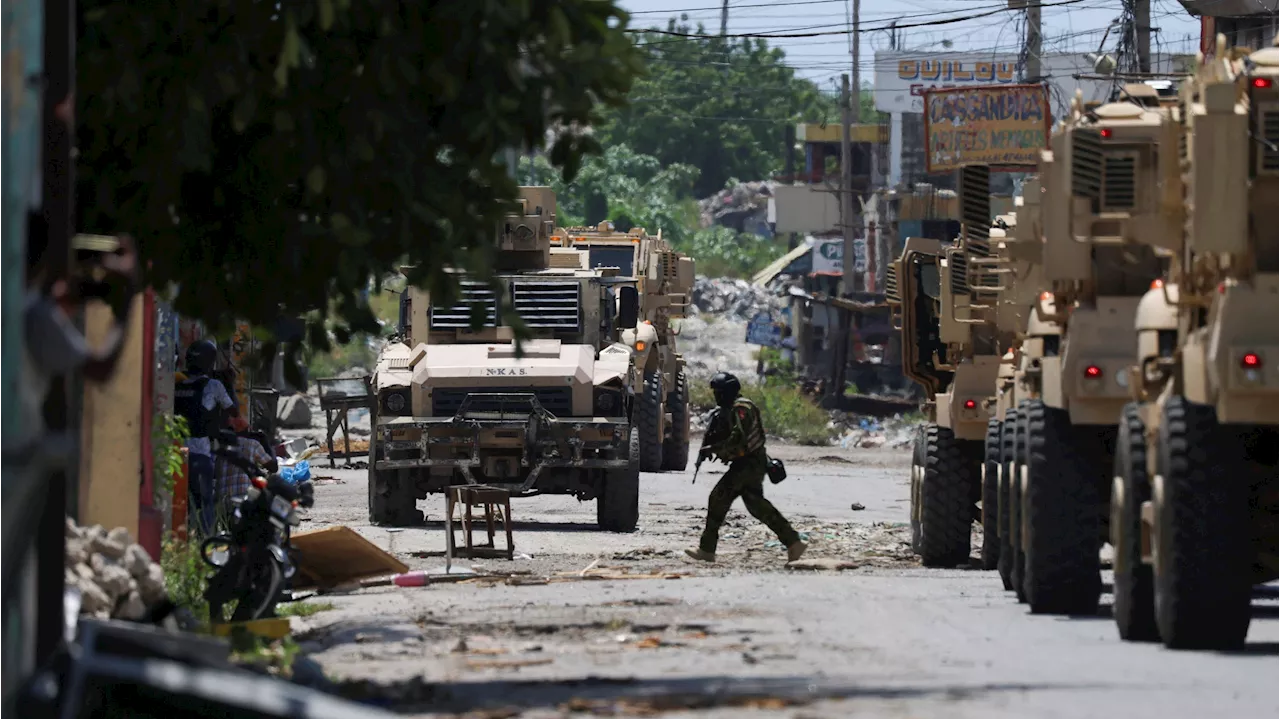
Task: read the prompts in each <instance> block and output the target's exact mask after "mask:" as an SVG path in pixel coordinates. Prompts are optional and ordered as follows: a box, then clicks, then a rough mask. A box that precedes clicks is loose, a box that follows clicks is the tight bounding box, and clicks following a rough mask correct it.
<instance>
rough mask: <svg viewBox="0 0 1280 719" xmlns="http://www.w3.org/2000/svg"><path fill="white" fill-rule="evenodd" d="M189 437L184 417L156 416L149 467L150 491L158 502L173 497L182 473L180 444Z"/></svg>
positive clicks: (189, 433) (152, 432) (172, 415)
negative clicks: (150, 473)
mask: <svg viewBox="0 0 1280 719" xmlns="http://www.w3.org/2000/svg"><path fill="white" fill-rule="evenodd" d="M190 436H191V431H190V429H188V427H187V418H186V417H181V416H178V415H174V414H161V415H157V416H156V423H155V425H154V426H153V427H152V430H151V455H152V457H151V462H152V465H151V466H152V477H153V479H154V486H153V489H152V491H153V493H154V495H155V497H156V500H157V501H159V502H165V501H168V498H169V497H172V496H173V487H174V484H175V482H177V477H178V473H179V472H181V471H182V464H183V460H182V444H183V442H185V441H186V439H187V437H190Z"/></svg>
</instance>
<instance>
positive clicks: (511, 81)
mask: <svg viewBox="0 0 1280 719" xmlns="http://www.w3.org/2000/svg"><path fill="white" fill-rule="evenodd" d="M78 8H79V10H80V13H81V18H80V20H81V22H80V33H79V39H78V44H77V58H76V60H77V83H78V88H77V93H76V96H77V118H76V119H77V138H76V140H77V148H78V151H79V160H78V166H77V180H78V184H77V200H78V217H77V223H78V228H79V229H81V230H82V231H86V232H107V233H112V232H128V233H130V234H132V235H133V236H134V237H136V238H137V240H138V245H139V251H140V254H141V256H142V258H143V260H144V261H145V262H147V263H149V273H150V274H149V279H150V280H151V281H152V282H153V284H155V285H157V286H164V285H166V284H167V283H169V282H173V283H176V284H177V285H178V286H179V288H180V290H179V294H178V297H177V299H176V309H177V310H178V311H179V312H181V313H183V314H184V315H187V316H191V317H198V318H201V319H204V320H206V321H208V322H210V323H212V324H214V325H215V326H217V327H220V328H224V329H225V328H226V327H228V326H229V324H230V322H231V321H232V320H234V319H243V320H247V321H250V322H253V323H254V324H255V325H259V326H271V324H272V323H273V322H274V321H275V320H276V319H277V317H279V316H280V315H281V314H284V315H288V316H297V315H299V314H302V313H306V312H309V311H314V312H313V314H312V316H311V317H312V319H311V320H310V323H309V331H308V338H309V340H310V341H311V342H312V343H313V344H314V345H318V346H320V347H327V345H328V341H327V336H326V333H325V331H324V328H323V317H322V315H323V314H324V312H323V311H324V310H325V309H326V308H327V307H330V306H331V307H332V308H333V309H334V311H335V312H336V315H337V316H338V317H339V318H340V319H341V323H340V327H338V328H337V332H336V334H337V338H338V340H339V341H345V340H346V338H347V337H349V335H350V330H352V329H354V330H359V331H369V332H372V331H376V322H375V321H374V317H373V313H372V312H371V311H370V309H369V307H368V304H367V302H366V301H365V300H364V299H363V298H362V297H361V291H362V290H363V289H364V288H365V286H366V282H367V281H368V278H369V277H377V278H380V277H385V276H387V275H388V274H389V273H390V272H391V271H393V270H394V268H395V267H397V266H399V265H400V264H402V263H404V264H408V265H411V266H413V267H414V268H415V269H414V270H413V272H412V274H411V275H410V277H409V281H410V282H413V283H414V284H416V285H419V286H425V287H427V288H428V289H430V290H431V291H432V292H433V293H434V292H438V293H440V294H443V295H446V296H448V295H450V294H451V293H452V289H453V288H452V287H451V283H450V281H449V279H448V276H447V275H446V273H445V272H444V268H445V267H446V266H447V265H455V266H465V267H468V268H471V269H474V270H476V271H479V272H482V273H483V272H484V271H485V270H486V269H487V268H488V267H490V266H491V262H490V260H491V257H490V253H491V250H492V241H491V240H492V237H493V233H494V230H495V228H496V226H497V224H498V222H499V221H500V219H501V215H502V213H503V204H502V202H503V201H509V200H510V199H511V198H513V197H514V196H515V192H516V185H515V182H514V181H513V180H511V179H510V178H509V177H508V176H507V174H506V168H505V166H504V164H503V162H502V158H501V153H502V151H503V150H504V149H505V148H508V147H533V146H541V145H542V144H543V142H544V139H545V138H546V136H547V133H548V132H549V131H553V130H557V128H558V131H557V132H556V137H557V139H556V141H555V142H554V144H553V146H552V147H551V149H550V151H549V154H548V159H549V161H550V164H551V165H552V166H554V167H556V168H557V169H559V170H561V171H563V173H564V174H565V175H566V176H568V177H572V176H573V174H574V173H575V172H576V171H577V169H578V167H579V165H580V163H581V159H582V157H583V155H584V154H586V153H591V152H594V151H597V150H598V148H599V146H598V143H597V142H596V141H595V139H594V138H592V137H591V136H590V135H589V134H585V133H582V132H577V131H575V130H574V128H581V127H586V126H591V125H595V124H599V122H600V121H601V119H602V118H601V117H600V115H599V108H600V107H601V106H602V105H603V106H614V105H619V104H621V103H622V102H624V101H625V98H626V95H627V92H628V90H629V89H630V85H631V77H632V75H633V74H634V73H635V72H636V71H637V70H638V69H639V67H640V65H639V57H638V53H637V51H636V50H635V48H634V47H633V44H632V43H631V41H630V39H629V38H628V37H627V35H626V34H625V27H626V23H627V16H626V14H625V13H623V12H621V11H620V10H619V9H618V8H617V7H616V6H615V5H614V4H613V3H612V2H602V1H600V0H540V1H539V2H528V1H524V2H505V1H503V0H471V1H470V2H401V1H400V0H355V1H354V2H353V1H352V0H280V2H256V1H252V0H210V1H209V2H201V3H194V4H193V3H168V4H161V5H156V6H154V7H148V8H147V9H146V11H145V12H139V11H138V8H137V7H136V6H135V5H133V4H130V3H123V2H110V1H109V0H85V1H84V2H81V3H79V4H78ZM270 349H271V347H270V346H269V347H268V350H270Z"/></svg>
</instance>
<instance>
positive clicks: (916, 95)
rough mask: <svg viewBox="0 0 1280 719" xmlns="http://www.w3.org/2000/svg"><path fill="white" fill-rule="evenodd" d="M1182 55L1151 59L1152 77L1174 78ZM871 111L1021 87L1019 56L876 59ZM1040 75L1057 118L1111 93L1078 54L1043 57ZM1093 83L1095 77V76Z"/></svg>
mask: <svg viewBox="0 0 1280 719" xmlns="http://www.w3.org/2000/svg"><path fill="white" fill-rule="evenodd" d="M1188 60H1189V58H1188V56H1185V55H1173V54H1169V53H1153V54H1152V57H1151V69H1152V71H1153V72H1154V73H1174V74H1179V73H1181V72H1182V71H1184V70H1185V68H1186V67H1187V62H1188ZM875 68H876V71H875V97H876V109H877V110H879V111H880V112H889V113H893V112H906V113H914V114H919V113H922V112H924V95H925V93H926V92H928V91H929V90H950V89H954V88H959V87H975V86H983V87H1009V86H1012V85H1017V84H1020V78H1019V68H1018V56H1017V55H1016V54H1004V53H991V52H940V53H935V52H903V51H888V52H877V53H876V64H875ZM1040 68H1041V69H1040V72H1041V74H1042V75H1044V77H1045V78H1048V81H1047V82H1048V84H1049V86H1050V87H1052V88H1053V90H1052V92H1053V107H1054V112H1055V114H1056V115H1057V116H1062V115H1063V114H1064V113H1065V112H1066V110H1067V108H1066V106H1065V103H1067V102H1068V101H1070V99H1071V98H1072V97H1074V96H1075V93H1076V90H1077V89H1079V90H1081V91H1083V92H1084V99H1085V101H1086V102H1089V101H1099V102H1101V101H1105V100H1106V99H1107V97H1108V96H1109V95H1110V93H1111V89H1112V83H1111V81H1110V80H1109V79H1090V78H1089V76H1091V75H1093V74H1094V70H1093V67H1092V66H1091V64H1090V62H1089V61H1088V60H1086V59H1085V58H1084V56H1083V55H1081V54H1080V53H1048V54H1046V55H1044V56H1042V58H1041V60H1040ZM1095 77H1096V76H1095Z"/></svg>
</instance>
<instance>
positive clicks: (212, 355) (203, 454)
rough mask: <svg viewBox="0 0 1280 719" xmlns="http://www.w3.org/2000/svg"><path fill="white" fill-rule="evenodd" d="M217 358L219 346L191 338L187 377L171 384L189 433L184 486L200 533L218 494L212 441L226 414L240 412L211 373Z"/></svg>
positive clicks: (207, 528) (208, 528)
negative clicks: (194, 340)
mask: <svg viewBox="0 0 1280 719" xmlns="http://www.w3.org/2000/svg"><path fill="white" fill-rule="evenodd" d="M217 359H218V348H217V346H216V345H215V344H214V343H213V342H211V341H209V340H200V341H199V342H194V343H192V345H191V346H190V347H188V348H187V368H186V375H187V377H186V379H184V380H182V381H181V382H179V383H178V384H177V386H176V387H174V391H173V408H174V413H175V414H177V415H178V416H180V417H182V418H184V419H186V421H187V429H188V430H189V432H190V434H189V437H188V439H187V489H188V496H189V498H190V499H189V506H190V507H191V510H192V511H191V512H190V514H189V517H190V518H191V519H192V520H193V521H194V523H195V526H196V529H197V530H198V531H199V532H200V534H201V536H209V533H210V532H212V531H213V526H214V522H215V518H216V513H215V508H216V506H217V498H216V496H215V494H214V486H213V485H214V465H213V444H212V442H211V439H212V438H213V437H216V436H217V435H218V431H219V430H221V429H222V427H223V426H224V424H225V423H226V422H227V420H228V419H229V417H234V416H239V409H238V408H237V407H236V404H235V402H234V401H233V400H232V399H231V395H230V394H228V393H227V388H226V387H225V386H224V385H223V384H222V382H219V381H218V380H216V379H214V378H213V377H211V376H210V375H212V373H213V369H214V365H215V363H216V362H217Z"/></svg>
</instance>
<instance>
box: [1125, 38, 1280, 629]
mask: <svg viewBox="0 0 1280 719" xmlns="http://www.w3.org/2000/svg"><path fill="white" fill-rule="evenodd" d="M1278 61H1280V51H1277V49H1276V48H1274V47H1273V48H1268V49H1264V50H1260V51H1258V52H1254V53H1253V54H1252V55H1250V56H1248V57H1247V58H1246V57H1244V56H1243V53H1242V52H1239V51H1231V52H1230V53H1229V52H1228V50H1227V48H1226V43H1225V39H1224V38H1223V37H1222V36H1219V37H1218V43H1217V53H1216V56H1215V59H1214V60H1212V61H1208V62H1205V61H1203V58H1201V62H1200V65H1199V67H1198V69H1197V71H1196V72H1195V74H1194V75H1193V76H1192V77H1190V78H1188V79H1187V80H1186V81H1185V82H1184V83H1183V86H1182V88H1181V91H1182V98H1181V100H1182V101H1181V106H1180V107H1179V111H1178V112H1176V113H1171V114H1170V116H1169V117H1168V118H1167V121H1166V123H1165V129H1166V130H1167V132H1168V134H1167V135H1166V138H1167V141H1166V143H1165V144H1162V146H1161V151H1162V153H1163V154H1164V157H1163V158H1162V160H1161V165H1162V167H1164V168H1169V171H1168V172H1166V173H1164V174H1163V175H1162V178H1161V180H1162V186H1161V188H1160V189H1161V193H1160V197H1161V199H1162V200H1163V208H1162V209H1163V211H1164V212H1166V213H1168V214H1169V216H1170V217H1171V218H1173V219H1174V220H1175V221H1176V224H1175V225H1174V227H1173V228H1172V232H1171V234H1170V238H1171V239H1173V240H1174V242H1173V243H1172V250H1173V255H1174V261H1173V264H1172V266H1171V268H1170V270H1169V275H1168V277H1167V279H1166V281H1164V282H1155V283H1153V284H1152V285H1151V289H1150V290H1149V291H1148V292H1147V293H1146V294H1145V296H1143V297H1142V300H1141V303H1140V305H1139V307H1138V311H1137V316H1136V322H1135V328H1136V329H1137V334H1138V340H1137V348H1136V349H1137V354H1136V357H1137V360H1138V362H1137V365H1136V366H1134V367H1132V368H1131V372H1130V375H1129V377H1130V389H1131V390H1132V392H1133V398H1134V402H1133V403H1132V404H1129V405H1128V406H1126V407H1125V408H1124V413H1123V415H1122V417H1121V420H1120V422H1121V426H1120V431H1119V436H1118V438H1117V451H1116V462H1115V471H1114V480H1113V483H1112V488H1111V538H1112V539H1111V541H1112V543H1113V545H1114V546H1115V550H1116V558H1115V597H1116V599H1115V608H1114V615H1115V619H1116V624H1117V626H1118V628H1119V630H1120V635H1121V636H1122V637H1123V638H1125V639H1129V640H1138V641H1144V640H1156V639H1160V640H1163V641H1164V643H1165V644H1166V645H1168V646H1170V647H1181V648H1204V649H1224V648H1231V647H1237V646H1239V645H1241V644H1242V643H1243V642H1244V640H1245V635H1246V634H1247V632H1248V629H1249V623H1250V614H1251V609H1250V599H1251V588H1252V585H1254V584H1256V583H1264V582H1268V581H1272V580H1274V579H1276V578H1277V576H1280V570H1278V569H1277V546H1276V544H1277V514H1278V511H1280V510H1278V505H1280V502H1278V501H1277V491H1278V484H1277V474H1276V446H1277V431H1276V429H1277V403H1278V402H1280V394H1278V392H1277V387H1278V381H1277V363H1280V346H1278V344H1280V338H1278V337H1277V325H1278V324H1280V312H1278V310H1277V306H1278V304H1280V296H1278V294H1277V290H1278V287H1280V279H1278V278H1280V275H1278V274H1277V272H1278V269H1280V268H1278V265H1280V262H1278V258H1277V254H1278V252H1280V235H1278V233H1277V213H1278V212H1280V208H1278V207H1277V198H1278V196H1280V186H1278V184H1277V175H1276V171H1277V152H1276V146H1277V143H1278V142H1280V137H1278V136H1277V107H1278V101H1280V96H1278V95H1277V83H1278V82H1280V67H1278Z"/></svg>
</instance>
